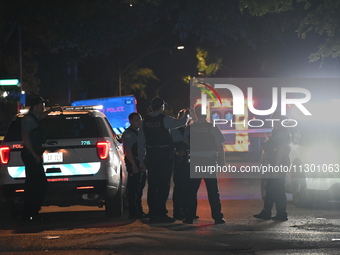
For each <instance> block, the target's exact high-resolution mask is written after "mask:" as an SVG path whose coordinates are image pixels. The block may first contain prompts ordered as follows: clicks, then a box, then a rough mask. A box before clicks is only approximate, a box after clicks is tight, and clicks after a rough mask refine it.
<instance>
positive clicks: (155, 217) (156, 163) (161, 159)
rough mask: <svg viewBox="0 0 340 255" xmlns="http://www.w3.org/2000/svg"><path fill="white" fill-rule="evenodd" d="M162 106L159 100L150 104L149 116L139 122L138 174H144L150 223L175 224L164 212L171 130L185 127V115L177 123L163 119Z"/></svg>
mask: <svg viewBox="0 0 340 255" xmlns="http://www.w3.org/2000/svg"><path fill="white" fill-rule="evenodd" d="M165 105H166V103H165V102H164V100H163V99H162V98H160V97H155V98H153V99H152V100H151V105H150V108H151V113H150V114H148V115H146V116H145V118H144V120H143V121H142V122H141V125H140V128H139V136H138V151H139V161H140V166H141V169H142V171H145V170H146V169H147V170H148V177H147V179H148V192H147V202H148V206H149V216H150V221H153V222H174V221H175V220H174V219H173V218H170V217H169V216H168V215H167V213H168V211H167V209H166V201H167V199H168V196H169V191H170V179H171V174H172V160H171V157H172V153H173V148H172V146H171V129H175V128H179V127H182V126H185V125H186V123H187V121H188V119H189V116H188V114H184V115H183V117H182V118H180V119H175V118H172V117H169V116H167V115H165V114H164V113H163V112H164V109H165ZM144 160H145V161H144Z"/></svg>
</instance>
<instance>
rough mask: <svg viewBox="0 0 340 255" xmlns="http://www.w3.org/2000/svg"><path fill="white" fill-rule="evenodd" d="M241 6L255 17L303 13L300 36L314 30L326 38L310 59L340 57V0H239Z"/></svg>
mask: <svg viewBox="0 0 340 255" xmlns="http://www.w3.org/2000/svg"><path fill="white" fill-rule="evenodd" d="M240 8H241V10H243V11H245V10H248V11H249V13H250V14H251V15H256V16H262V15H265V14H268V13H280V12H294V13H296V14H298V15H300V14H301V13H302V17H301V19H300V24H299V26H298V27H297V28H296V30H297V33H298V36H299V37H300V38H302V39H305V38H306V37H307V35H308V34H309V33H312V32H314V33H316V34H319V35H320V36H322V38H323V42H322V43H321V44H320V45H319V47H318V50H317V51H316V52H315V53H313V54H311V55H310V61H312V62H315V61H317V60H319V59H324V58H327V57H332V58H336V57H339V56H340V16H339V12H340V0H265V1H264V0H240Z"/></svg>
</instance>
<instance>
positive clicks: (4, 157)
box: [0, 146, 10, 165]
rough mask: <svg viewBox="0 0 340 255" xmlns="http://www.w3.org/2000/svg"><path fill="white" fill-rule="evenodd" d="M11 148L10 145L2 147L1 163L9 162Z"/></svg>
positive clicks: (0, 148) (0, 152) (0, 150)
mask: <svg viewBox="0 0 340 255" xmlns="http://www.w3.org/2000/svg"><path fill="white" fill-rule="evenodd" d="M9 152H10V148H9V147H8V146H4V147H0V162H1V164H4V165H6V164H8V161H9V155H10V153H9Z"/></svg>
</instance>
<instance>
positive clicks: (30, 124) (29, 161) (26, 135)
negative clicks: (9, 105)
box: [21, 97, 60, 221]
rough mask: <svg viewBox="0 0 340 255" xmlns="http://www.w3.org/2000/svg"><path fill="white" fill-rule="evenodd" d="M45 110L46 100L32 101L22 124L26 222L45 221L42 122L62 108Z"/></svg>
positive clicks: (45, 180)
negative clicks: (40, 213) (41, 209)
mask: <svg viewBox="0 0 340 255" xmlns="http://www.w3.org/2000/svg"><path fill="white" fill-rule="evenodd" d="M44 110H45V100H44V99H43V98H42V97H35V98H33V99H32V101H31V107H30V110H29V112H28V113H27V114H26V115H25V116H24V117H23V119H22V122H21V136H22V139H23V144H24V148H23V150H22V152H21V158H22V161H23V162H24V164H25V174H26V179H25V193H24V212H23V220H24V221H42V220H45V219H44V218H43V217H41V216H40V215H39V211H40V208H41V205H42V202H43V200H44V197H45V193H46V189H47V179H46V176H45V170H44V167H43V164H42V163H43V162H42V154H43V152H44V148H43V144H44V143H45V142H46V138H45V130H44V129H43V127H42V125H41V122H40V121H41V120H42V119H43V118H45V117H46V116H47V115H48V114H49V113H50V112H51V111H56V110H60V107H56V108H50V109H49V110H47V111H44Z"/></svg>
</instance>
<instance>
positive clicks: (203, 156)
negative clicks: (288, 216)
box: [183, 105, 225, 224]
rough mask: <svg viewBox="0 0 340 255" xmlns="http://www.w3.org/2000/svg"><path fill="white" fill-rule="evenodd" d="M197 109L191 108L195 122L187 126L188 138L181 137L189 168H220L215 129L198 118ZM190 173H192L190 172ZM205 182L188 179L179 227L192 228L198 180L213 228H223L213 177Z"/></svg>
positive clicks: (221, 155) (218, 137) (219, 136)
mask: <svg viewBox="0 0 340 255" xmlns="http://www.w3.org/2000/svg"><path fill="white" fill-rule="evenodd" d="M201 108H202V106H201V105H196V107H195V108H194V111H195V115H196V118H197V121H196V122H194V123H193V124H191V125H190V126H189V129H188V131H189V134H188V133H186V134H185V138H186V139H187V140H186V141H187V143H188V142H189V141H190V168H193V169H194V168H195V166H200V167H204V166H216V164H219V165H220V166H224V165H225V158H224V151H223V141H224V136H223V135H222V133H221V131H220V130H219V128H218V127H217V126H216V127H214V126H213V125H212V124H211V123H209V122H207V121H206V116H205V115H202V114H201ZM191 171H193V170H191ZM207 174H209V176H207V177H208V178H191V179H190V181H189V191H188V192H189V195H188V202H187V203H188V211H187V214H186V216H185V220H184V221H183V223H187V224H193V220H194V219H195V218H196V210H197V192H198V189H199V187H200V184H201V181H202V179H204V182H205V184H206V188H207V192H208V199H209V204H210V208H211V215H212V218H213V219H214V220H215V224H223V223H225V220H224V219H223V214H222V212H221V202H220V194H219V189H218V181H217V176H216V173H212V174H211V173H207Z"/></svg>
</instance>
